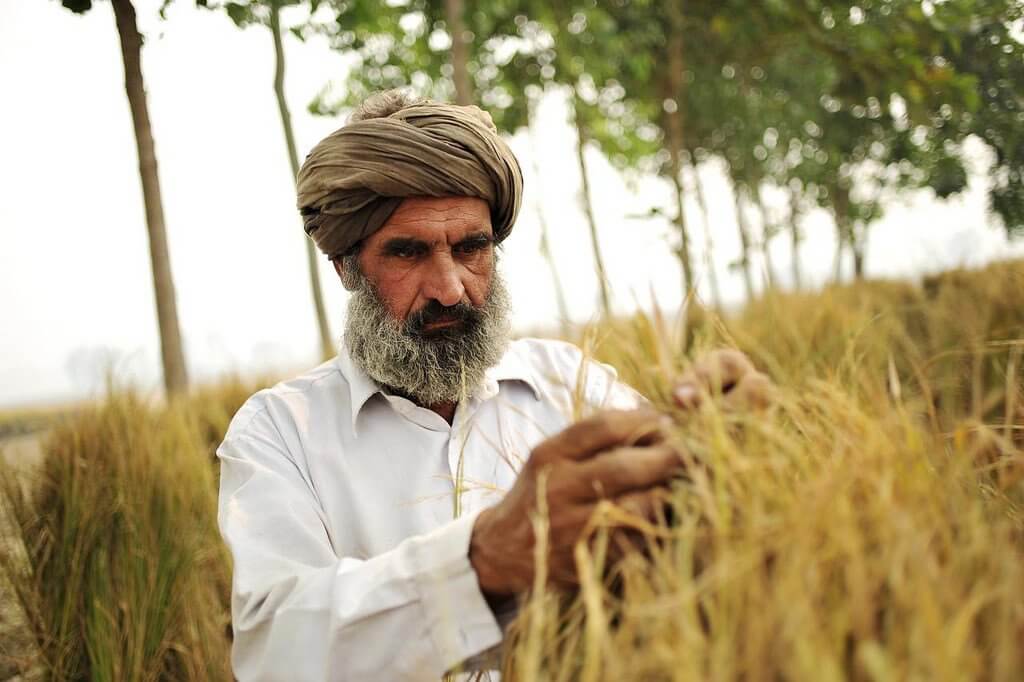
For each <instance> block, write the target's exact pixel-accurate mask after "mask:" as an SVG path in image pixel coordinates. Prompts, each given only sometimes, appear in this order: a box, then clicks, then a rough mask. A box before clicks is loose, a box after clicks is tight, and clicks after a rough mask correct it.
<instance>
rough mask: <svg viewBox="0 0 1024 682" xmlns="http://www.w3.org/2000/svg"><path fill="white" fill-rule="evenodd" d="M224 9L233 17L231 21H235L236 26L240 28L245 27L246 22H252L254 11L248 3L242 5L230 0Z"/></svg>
mask: <svg viewBox="0 0 1024 682" xmlns="http://www.w3.org/2000/svg"><path fill="white" fill-rule="evenodd" d="M224 11H225V12H227V13H228V16H229V17H231V21H233V22H235V26H238V27H239V28H242V27H244V26H245V25H246V24H249V23H251V22H252V11H251V10H250V9H249V7H248V6H247V5H242V4H239V3H237V2H229V3H227V4H226V5H224Z"/></svg>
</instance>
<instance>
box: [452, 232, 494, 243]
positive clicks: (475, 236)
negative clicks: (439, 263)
mask: <svg viewBox="0 0 1024 682" xmlns="http://www.w3.org/2000/svg"><path fill="white" fill-rule="evenodd" d="M493 241H494V237H493V236H492V235H489V234H487V233H486V232H483V231H481V232H474V233H472V234H468V235H466V236H465V237H463V238H462V239H460V240H459V241H457V242H455V244H456V245H463V246H465V245H466V244H481V243H487V244H490V243H492V242H493Z"/></svg>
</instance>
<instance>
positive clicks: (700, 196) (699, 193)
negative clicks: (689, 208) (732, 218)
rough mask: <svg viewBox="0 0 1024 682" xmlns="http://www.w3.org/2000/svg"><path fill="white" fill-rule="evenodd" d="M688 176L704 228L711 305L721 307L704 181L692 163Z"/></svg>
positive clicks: (720, 293) (705, 263) (705, 260)
mask: <svg viewBox="0 0 1024 682" xmlns="http://www.w3.org/2000/svg"><path fill="white" fill-rule="evenodd" d="M689 166H690V175H691V177H693V190H694V194H695V195H696V197H697V207H698V208H699V209H700V215H701V218H702V220H703V227H704V268H705V269H706V270H707V272H708V284H710V286H711V303H712V305H714V307H716V308H719V309H720V308H721V307H722V292H721V289H720V288H719V284H718V271H717V270H716V269H715V261H714V252H715V243H714V237H713V236H712V235H711V220H710V218H709V217H708V202H707V198H706V197H705V195H704V181H703V180H701V178H700V170H699V169H698V168H697V164H696V163H694V162H693V161H692V159H691V160H690V162H689Z"/></svg>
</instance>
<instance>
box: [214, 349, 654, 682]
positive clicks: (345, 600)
mask: <svg viewBox="0 0 1024 682" xmlns="http://www.w3.org/2000/svg"><path fill="white" fill-rule="evenodd" d="M577 386H579V387H580V388H579V389H577ZM638 401H639V396H638V395H637V394H636V393H635V392H634V391H633V390H632V389H630V388H629V387H627V386H625V385H623V384H621V383H619V382H617V381H616V380H615V372H614V370H612V369H611V368H610V367H608V366H606V365H602V364H599V363H596V362H592V361H586V360H584V358H583V354H582V353H581V352H580V350H579V349H577V348H576V347H574V346H572V345H570V344H567V343H563V342H559V341H542V340H537V339H522V340H518V341H514V342H513V343H511V344H510V346H509V349H508V351H507V352H506V353H505V356H504V357H503V359H502V361H501V362H500V363H499V364H498V365H497V366H495V367H493V368H491V369H490V370H489V371H488V372H487V375H486V379H485V381H484V382H483V384H482V385H481V386H480V387H478V389H477V390H476V391H475V393H474V394H472V395H471V397H470V398H469V399H467V400H464V401H462V402H460V403H459V405H458V406H457V408H456V410H455V415H454V418H453V420H452V424H451V425H449V424H448V423H447V422H446V421H445V420H444V419H443V418H442V417H440V416H439V415H438V414H437V413H435V412H433V411H431V410H429V409H425V408H422V407H418V406H417V405H415V404H414V403H412V402H411V401H409V400H406V399H405V398H400V397H397V396H394V395H388V394H385V393H383V392H382V391H381V390H380V387H379V386H378V385H377V384H376V383H375V382H373V381H372V380H371V379H369V378H368V377H367V376H366V374H365V373H364V372H363V371H362V370H361V369H359V368H358V367H356V366H355V365H354V363H353V362H352V360H351V359H350V358H349V356H348V354H347V353H346V352H345V351H344V350H342V352H341V353H340V354H339V356H338V357H336V358H335V359H334V360H331V361H329V362H327V363H324V364H323V365H321V366H320V367H317V368H316V369H314V370H312V371H311V372H309V373H307V374H305V375H303V376H300V377H298V378H296V379H293V380H291V381H286V382H284V383H281V384H278V385H277V386H275V387H273V388H271V389H266V390H263V391H260V392H259V393H257V394H256V395H254V396H252V397H251V398H250V399H249V400H248V401H247V402H246V403H245V405H243V406H242V408H241V409H240V410H239V411H238V413H237V414H236V415H235V417H234V419H233V420H232V421H231V426H230V427H229V428H228V432H227V435H226V436H225V438H224V442H223V443H222V444H221V446H220V448H218V450H217V455H218V457H219V458H220V462H221V482H220V504H219V523H220V529H221V533H222V535H223V536H224V539H225V541H226V542H227V545H228V547H229V548H230V550H231V554H232V556H233V558H234V577H233V581H232V583H233V584H232V598H231V611H232V625H233V628H234V645H233V650H232V664H233V666H234V670H235V674H236V676H237V677H238V679H239V680H241V682H250V681H254V680H273V681H282V682H283V681H296V682H299V681H303V680H318V681H319V680H346V681H353V682H354V681H357V680H374V681H379V680H388V681H390V680H439V679H440V678H441V676H442V675H443V674H444V673H445V672H446V671H448V670H451V669H453V668H454V667H456V666H457V665H459V664H460V663H462V662H463V661H466V660H467V659H470V658H471V657H473V656H474V655H477V654H479V653H481V652H483V651H485V650H487V649H488V648H490V647H492V646H494V645H496V644H498V643H500V642H501V639H502V630H501V628H500V627H499V625H498V623H497V622H496V619H495V616H494V614H493V613H492V612H491V610H490V608H489V607H488V606H487V603H486V602H485V601H484V597H483V595H482V594H481V591H480V587H479V584H478V582H477V577H476V574H475V573H474V571H473V569H472V567H471V566H470V563H469V559H468V551H469V539H470V533H471V531H472V528H473V522H474V521H475V519H476V516H477V514H479V512H480V510H482V509H483V508H485V507H487V506H490V505H492V504H494V503H496V502H497V501H498V500H500V499H501V497H502V495H503V494H504V493H505V492H506V491H507V490H508V489H509V488H511V486H512V484H513V482H514V481H515V478H516V475H517V473H518V471H519V469H520V467H521V465H522V464H523V462H524V461H525V459H526V458H527V457H528V455H529V453H530V451H531V449H532V448H533V446H535V445H536V444H537V443H539V442H540V441H542V440H543V439H545V438H547V437H549V436H552V435H554V434H556V433H558V432H559V431H561V430H562V429H563V428H565V427H566V426H567V425H569V424H570V423H572V422H573V421H575V418H574V415H575V416H576V417H578V416H579V415H580V414H581V412H582V413H587V412H590V411H593V410H594V409H596V408H632V407H635V406H636V405H637V403H638ZM574 406H575V407H574Z"/></svg>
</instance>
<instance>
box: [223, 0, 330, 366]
mask: <svg viewBox="0 0 1024 682" xmlns="http://www.w3.org/2000/svg"><path fill="white" fill-rule="evenodd" d="M295 4H297V3H296V0H249V2H247V3H245V4H243V3H237V2H229V3H227V4H225V5H223V8H224V10H225V11H226V12H227V14H228V16H229V17H231V20H232V21H233V22H234V23H235V25H236V26H238V27H239V28H245V27H247V26H250V25H252V24H260V25H264V26H266V27H267V29H268V30H269V31H270V36H271V40H272V41H273V45H274V80H273V86H274V97H275V99H276V100H277V110H278V113H279V114H280V117H281V128H282V130H283V132H284V140H285V145H286V147H287V149H288V163H289V165H290V167H291V173H292V182H295V180H296V177H297V176H298V174H299V154H298V150H297V147H296V144H295V132H294V130H293V128H292V116H291V111H290V110H289V108H288V99H287V97H286V96H285V66H286V60H285V52H284V42H283V40H282V28H281V8H282V7H286V6H289V5H295ZM293 34H295V35H298V36H300V37H301V33H300V32H298V31H293ZM305 248H306V266H307V271H308V272H309V288H310V292H311V293H312V295H313V313H314V315H315V317H316V325H317V332H318V335H319V341H320V356H321V357H322V358H324V359H326V358H329V357H331V356H332V355H334V353H335V347H334V341H332V337H331V329H330V323H329V322H328V320H327V310H326V307H325V306H324V295H323V290H322V287H321V286H320V276H319V265H318V261H317V254H316V248H315V246H314V245H313V241H312V240H310V239H306V240H305Z"/></svg>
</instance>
